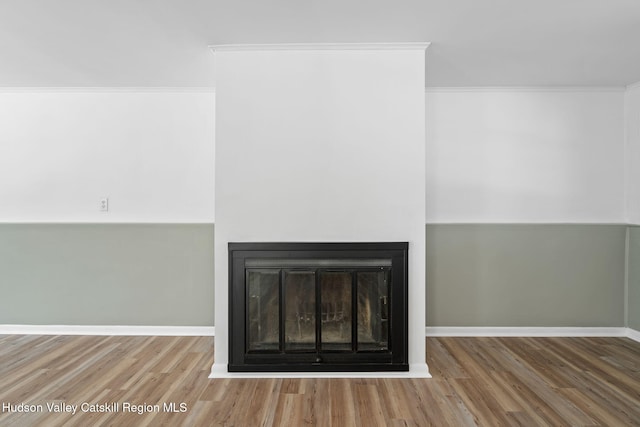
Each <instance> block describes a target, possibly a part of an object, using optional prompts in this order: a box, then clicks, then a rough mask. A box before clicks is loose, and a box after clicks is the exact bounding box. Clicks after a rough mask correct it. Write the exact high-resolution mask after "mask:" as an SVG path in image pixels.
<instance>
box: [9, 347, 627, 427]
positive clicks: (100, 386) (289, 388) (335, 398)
mask: <svg viewBox="0 0 640 427" xmlns="http://www.w3.org/2000/svg"><path fill="white" fill-rule="evenodd" d="M427 355H428V363H429V367H430V370H431V373H432V375H433V379H414V380H409V379H259V380H257V379H218V380H210V379H208V378H207V376H208V374H209V370H210V368H211V364H212V362H213V338H211V337H94V336H76V337H72V336H14V335H5V336H0V405H2V407H0V426H47V427H49V426H178V425H184V426H272V425H274V426H305V425H310V426H367V427H368V426H427V425H434V426H447V425H449V426H473V425H483V426H512V425H513V426H541V425H551V426H569V425H571V426H598V425H600V426H633V425H640V343H637V342H635V341H632V340H629V339H627V338H428V339H427ZM54 403H66V404H67V405H78V406H77V409H76V411H77V412H76V413H75V414H73V413H71V412H62V413H55V412H51V411H50V409H49V408H48V407H47V404H49V405H52V404H54ZM83 403H84V404H85V405H84V407H82V406H81V405H82V404H83ZM116 403H117V404H118V407H117V408H115V409H116V410H114V404H116ZM20 404H26V405H31V407H30V409H34V410H35V412H17V410H18V409H17V408H16V407H17V406H18V405H20ZM127 404H129V405H130V406H125V405H127ZM164 404H167V405H169V404H174V406H173V407H172V408H171V409H172V411H166V409H170V408H168V407H167V408H165V406H164ZM7 405H10V406H9V407H8V406H7ZM91 405H93V406H91ZM99 405H103V406H99ZM131 405H137V406H131ZM154 405H158V406H157V407H156V406H154ZM108 408H111V411H107V409H108ZM90 410H93V411H97V412H91V411H90ZM181 410H182V411H183V412H181Z"/></svg>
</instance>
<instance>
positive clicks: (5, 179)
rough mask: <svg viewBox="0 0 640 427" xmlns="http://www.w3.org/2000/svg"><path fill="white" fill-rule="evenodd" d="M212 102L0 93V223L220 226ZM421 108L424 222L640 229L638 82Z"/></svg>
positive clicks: (141, 93) (128, 93) (185, 94)
mask: <svg viewBox="0 0 640 427" xmlns="http://www.w3.org/2000/svg"><path fill="white" fill-rule="evenodd" d="M311 86H312V84H311ZM369 90H371V91H372V93H375V91H376V90H377V88H376V85H375V84H373V83H372V86H371V87H370V88H369ZM214 98H215V95H214V93H212V92H206V91H202V90H200V91H198V90H188V89H180V90H177V89H176V90H171V89H158V90H144V89H131V90H118V89H111V90H109V89H97V90H92V89H77V90H76V89H71V90H62V89H58V90H51V89H49V90H47V89H42V90H38V89H28V90H7V89H5V90H0V222H24V221H32V222H212V221H214V178H213V175H214V167H213V163H214V160H213V159H214V142H213V141H214V120H215V119H214V103H215V99H214ZM275 98H276V99H277V98H278V97H277V96H275ZM263 101H264V102H265V103H268V102H270V99H268V98H265V99H264V100H263ZM426 107H427V108H426V119H427V139H426V141H427V169H426V171H427V180H426V181H427V182H426V183H427V191H426V203H427V211H426V219H427V222H630V223H634V224H638V223H640V185H638V184H637V183H638V182H640V166H639V165H640V86H639V85H635V86H632V87H630V88H629V89H628V90H627V92H626V94H625V93H624V92H623V91H619V90H615V89H611V90H597V89H593V90H586V89H585V90H573V91H571V90H568V89H567V90H543V89H541V90H532V89H531V90H527V89H522V90H515V89H511V90H507V89H488V88H487V89H456V90H445V89H440V90H429V91H427V94H426ZM309 108H311V107H309ZM313 108H316V107H313ZM317 108H319V107H317ZM345 108H346V107H345ZM396 111H398V112H401V111H402V107H401V106H398V107H397V108H396ZM286 120H287V123H289V124H290V125H293V126H294V127H296V128H298V127H300V126H302V125H301V124H300V123H298V122H297V121H296V120H293V119H292V118H291V117H290V118H288V119H286ZM625 134H626V146H625ZM363 149H365V147H363ZM625 149H626V151H625ZM625 159H626V160H625ZM625 161H626V164H624V162H625ZM328 167H329V166H328ZM331 167H333V166H331ZM354 167H358V166H357V164H354ZM624 170H627V174H626V180H625V177H624ZM625 181H626V182H625ZM363 184H366V182H365V181H363ZM625 193H626V209H625ZM105 196H106V197H109V199H110V212H108V213H103V212H99V211H98V201H99V199H100V198H102V197H105Z"/></svg>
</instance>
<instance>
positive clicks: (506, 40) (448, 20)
mask: <svg viewBox="0 0 640 427" xmlns="http://www.w3.org/2000/svg"><path fill="white" fill-rule="evenodd" d="M424 41H428V42H431V43H432V44H431V46H430V47H429V49H428V50H427V53H426V59H427V73H426V85H427V86H446V87H450V86H625V85H629V84H632V83H635V82H638V81H640V1H639V0H535V1H534V0H530V1H523V0H386V1H383V0H322V1H320V0H317V1H316V0H226V1H222V0H208V1H207V0H55V1H53V0H0V86H2V87H31V86H36V87H49V86H51V87H69V86H91V87H102V86H118V87H122V86H152V87H158V86H171V87H181V86H187V87H208V86H214V75H213V69H214V55H213V54H212V53H211V52H210V50H209V49H208V48H207V46H208V45H210V44H235V43H249V44H259V43H307V42H310V43H324V42H326V43H339V42H365V43H366V42H424Z"/></svg>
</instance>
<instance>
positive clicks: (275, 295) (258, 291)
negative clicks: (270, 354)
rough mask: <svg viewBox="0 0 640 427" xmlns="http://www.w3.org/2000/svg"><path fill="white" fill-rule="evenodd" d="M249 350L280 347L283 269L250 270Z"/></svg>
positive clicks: (248, 284) (248, 302) (248, 305)
mask: <svg viewBox="0 0 640 427" xmlns="http://www.w3.org/2000/svg"><path fill="white" fill-rule="evenodd" d="M246 283H247V307H248V310H247V344H248V345H247V349H248V350H249V351H259V350H279V349H280V298H279V295H280V291H279V290H280V270H275V269H272V270H267V269H264V270H258V269H251V270H247V282H246Z"/></svg>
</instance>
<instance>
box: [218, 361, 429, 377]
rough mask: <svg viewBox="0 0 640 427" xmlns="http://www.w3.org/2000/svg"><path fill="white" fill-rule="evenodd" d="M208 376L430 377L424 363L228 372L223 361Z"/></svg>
mask: <svg viewBox="0 0 640 427" xmlns="http://www.w3.org/2000/svg"><path fill="white" fill-rule="evenodd" d="M209 378H212V379H215V378H431V374H430V373H429V367H428V366H427V364H426V363H412V364H410V365H409V370H408V371H386V372H228V371H227V365H226V364H224V363H214V364H213V366H211V373H210V374H209Z"/></svg>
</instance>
